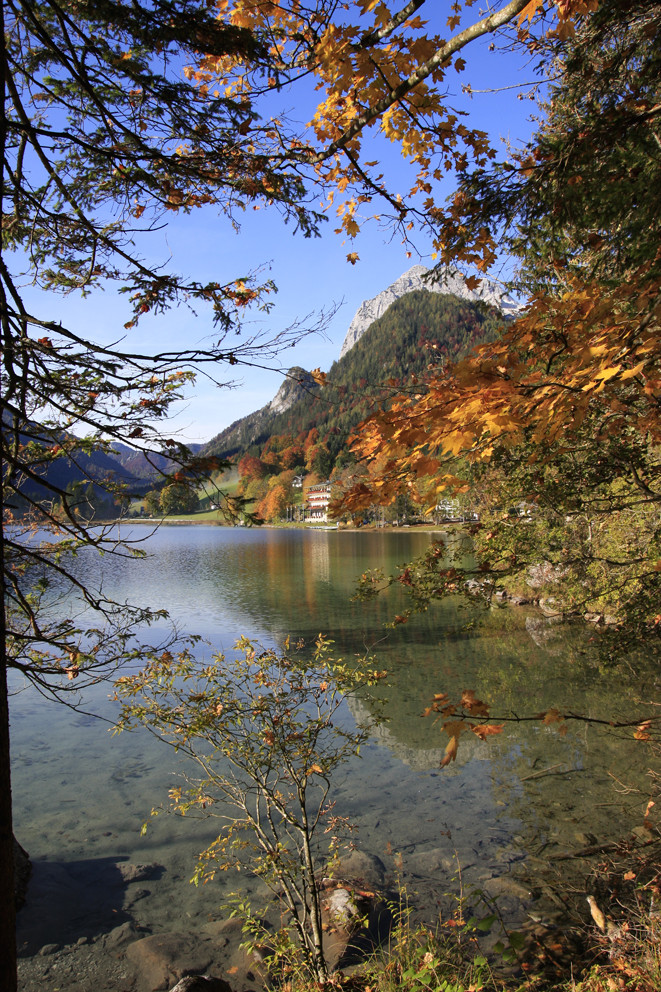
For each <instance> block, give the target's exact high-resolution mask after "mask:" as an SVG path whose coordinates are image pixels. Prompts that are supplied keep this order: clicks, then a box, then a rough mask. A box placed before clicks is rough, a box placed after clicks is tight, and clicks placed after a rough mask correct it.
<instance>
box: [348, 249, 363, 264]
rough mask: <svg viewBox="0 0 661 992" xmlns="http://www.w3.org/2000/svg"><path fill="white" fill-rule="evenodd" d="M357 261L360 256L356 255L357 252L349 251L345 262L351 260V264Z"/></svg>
mask: <svg viewBox="0 0 661 992" xmlns="http://www.w3.org/2000/svg"><path fill="white" fill-rule="evenodd" d="M358 261H360V256H359V255H358V252H357V251H350V252H349V254H348V255H347V262H351V264H352V265H355V264H356V262H358Z"/></svg>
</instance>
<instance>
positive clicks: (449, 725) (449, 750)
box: [441, 720, 470, 768]
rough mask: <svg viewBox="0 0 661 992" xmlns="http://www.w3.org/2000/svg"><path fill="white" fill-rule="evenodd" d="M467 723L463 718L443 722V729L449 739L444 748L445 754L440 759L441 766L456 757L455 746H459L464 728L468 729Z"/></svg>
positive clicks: (443, 766) (454, 759)
mask: <svg viewBox="0 0 661 992" xmlns="http://www.w3.org/2000/svg"><path fill="white" fill-rule="evenodd" d="M469 726H470V725H469V724H467V723H466V722H465V720H448V721H447V722H446V723H444V724H443V730H444V731H445V733H446V734H447V735H448V736H449V738H450V740H449V741H448V743H447V746H446V748H445V754H444V756H443V759H442V761H441V768H445V766H446V765H449V764H450V762H451V761H456V758H457V748H458V746H459V738H460V736H461V734H462V733H463V731H464V730H468V729H469Z"/></svg>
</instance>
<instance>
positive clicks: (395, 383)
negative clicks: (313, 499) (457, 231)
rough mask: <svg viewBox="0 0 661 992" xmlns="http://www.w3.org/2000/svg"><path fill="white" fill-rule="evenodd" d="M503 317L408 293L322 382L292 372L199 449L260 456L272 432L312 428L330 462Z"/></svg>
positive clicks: (423, 293)
mask: <svg viewBox="0 0 661 992" xmlns="http://www.w3.org/2000/svg"><path fill="white" fill-rule="evenodd" d="M502 319H503V318H502V315H501V314H500V312H499V311H498V310H496V309H495V308H494V307H492V306H488V305H485V304H478V303H471V302H468V301H465V300H460V299H458V298H457V297H455V296H448V295H443V294H439V293H436V292H430V291H428V290H420V289H419V290H414V291H413V292H408V293H406V295H404V296H402V297H400V298H399V299H396V300H395V301H394V303H392V304H391V305H390V306H389V307H388V309H387V310H386V311H385V313H384V314H383V316H382V317H380V318H378V319H377V320H375V321H373V323H372V324H371V325H370V327H369V328H368V329H367V330H366V331H363V332H362V333H361V335H360V336H359V337H358V339H357V341H356V342H355V344H354V345H353V346H352V347H351V348H350V350H349V351H347V352H346V353H345V354H344V355H342V357H340V358H339V359H338V361H336V362H334V363H333V365H332V366H331V368H330V370H329V372H328V374H327V379H326V382H325V384H324V385H323V386H320V385H318V384H317V383H316V382H315V381H314V380H313V379H312V377H311V376H310V375H309V374H308V373H306V372H304V370H303V369H300V368H293V369H291V370H290V371H289V373H288V376H287V378H286V379H285V381H284V383H283V385H282V386H281V388H280V390H279V391H278V393H277V395H276V396H275V398H274V399H273V400H272V401H271V402H270V403H269V404H267V405H266V406H265V407H263V408H262V409H261V410H258V411H256V412H255V413H253V414H250V415H249V416H248V417H244V418H243V419H242V420H238V421H236V422H235V423H234V424H232V425H231V426H230V427H228V428H227V429H226V430H224V431H222V432H221V433H220V434H218V435H216V437H214V438H213V439H212V440H211V441H210V442H209V443H208V444H207V446H206V448H205V449H204V453H205V454H209V455H211V454H213V455H219V456H223V457H232V456H237V455H239V456H240V455H242V454H245V453H246V452H250V453H252V454H258V453H259V449H261V447H262V446H264V445H265V444H266V443H267V442H268V441H269V439H270V438H271V437H273V436H274V435H289V436H291V437H292V438H293V437H296V436H298V435H300V434H304V433H307V432H309V431H310V430H312V429H314V428H316V430H317V431H318V432H319V435H320V438H321V439H322V440H325V441H326V443H328V444H329V447H330V450H331V455H332V460H333V462H334V460H335V458H336V457H337V455H338V454H339V453H340V451H341V449H342V448H343V447H344V445H345V442H346V440H347V438H348V436H349V435H350V433H351V431H352V430H353V429H354V428H355V427H356V426H357V425H358V424H359V423H360V422H361V420H363V419H364V418H365V417H366V416H368V415H369V414H370V413H371V412H372V411H373V410H374V409H376V408H378V407H380V406H382V405H383V404H387V403H388V401H389V398H390V396H392V395H393V393H394V392H396V391H398V390H399V389H401V388H402V387H404V386H406V385H407V383H408V382H409V381H410V380H411V377H413V376H416V377H419V376H422V375H424V373H425V371H426V370H427V369H428V368H429V366H430V365H437V364H439V363H441V362H444V361H449V360H453V359H455V358H457V357H459V356H461V355H463V354H465V353H466V352H468V351H470V349H471V348H472V347H473V346H474V345H476V344H478V343H479V342H480V341H485V340H489V339H490V338H491V337H492V336H493V334H494V331H495V328H496V327H497V326H498V324H499V322H501V321H502Z"/></svg>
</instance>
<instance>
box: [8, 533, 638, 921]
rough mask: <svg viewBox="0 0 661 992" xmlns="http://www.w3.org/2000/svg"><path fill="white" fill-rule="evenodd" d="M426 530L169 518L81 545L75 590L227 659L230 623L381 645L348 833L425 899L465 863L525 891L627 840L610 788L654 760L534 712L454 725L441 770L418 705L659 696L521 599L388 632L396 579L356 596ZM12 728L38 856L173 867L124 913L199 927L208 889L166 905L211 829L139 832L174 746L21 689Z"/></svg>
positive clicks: (163, 782)
mask: <svg viewBox="0 0 661 992" xmlns="http://www.w3.org/2000/svg"><path fill="white" fill-rule="evenodd" d="M429 540H430V535H429V534H419V533H411V532H408V533H403V532H400V533H394V534H393V533H387V534H386V533H358V534H352V533H344V532H337V531H323V532H307V531H302V530H296V531H275V530H273V531H251V530H245V529H236V530H229V529H222V528H205V527H181V528H178V527H177V528H167V529H162V530H160V531H159V532H158V533H156V534H155V535H154V536H153V537H151V538H150V540H149V542H148V550H149V551H150V552H151V555H150V557H148V558H146V559H144V560H133V561H131V560H128V561H127V560H125V559H124V560H118V559H112V558H105V559H103V561H102V562H99V560H98V558H96V557H95V556H94V555H92V554H89V555H83V556H82V557H81V561H80V570H81V578H82V580H83V581H84V582H90V583H92V584H93V583H94V582H96V581H97V580H98V578H99V574H101V576H102V580H103V584H104V588H105V589H106V592H107V593H108V594H109V595H113V596H116V597H117V598H118V599H120V600H122V601H128V602H138V603H143V604H144V603H146V604H147V605H149V606H151V607H153V608H155V609H161V608H165V609H167V610H168V611H169V612H170V614H171V616H172V617H173V619H174V620H175V621H176V622H177V624H178V625H179V627H180V628H181V629H182V630H183V631H184V632H187V633H196V634H201V635H202V636H203V637H204V638H206V639H207V641H208V645H205V646H204V647H202V648H201V651H202V652H203V653H206V654H208V653H209V652H210V651H211V650H212V648H220V649H224V650H226V651H231V645H232V644H233V642H234V640H235V639H236V638H237V637H238V636H240V635H241V634H248V635H250V636H253V637H255V638H257V639H259V640H261V641H262V642H264V643H265V644H273V643H281V642H282V641H283V640H284V638H285V637H286V636H287V635H290V634H291V635H293V636H294V637H295V638H299V637H300V638H304V639H306V640H308V641H310V640H313V639H314V638H315V637H316V635H317V634H318V633H319V632H324V633H327V634H329V635H330V636H331V637H333V639H334V640H335V641H336V645H337V651H338V652H340V653H342V654H343V655H344V656H345V657H348V658H351V657H354V656H358V655H361V654H362V653H363V652H364V651H365V650H366V649H371V650H373V651H374V652H375V653H376V655H377V657H378V664H379V667H382V668H386V669H387V670H388V671H389V672H390V676H391V677H390V679H389V684H388V686H387V687H386V688H385V689H383V690H382V691H380V699H379V700H377V699H376V698H375V697H373V696H372V697H371V696H370V695H369V694H366V695H364V696H363V697H361V699H360V700H356V701H352V702H351V704H350V709H351V712H352V713H353V715H354V717H356V718H360V719H364V718H366V719H369V720H370V721H371V722H372V725H373V728H374V740H373V743H372V744H371V745H370V746H369V747H367V748H366V749H365V752H364V755H363V758H362V760H361V761H357V762H355V763H354V764H352V765H350V766H348V767H347V768H346V769H345V770H344V771H343V772H342V773H341V774H340V775H338V777H337V780H336V782H335V798H336V799H337V803H338V812H342V813H345V814H346V815H348V816H350V817H351V818H352V819H354V820H355V821H356V822H357V823H358V824H359V826H360V834H359V843H360V846H361V847H363V848H364V849H366V850H368V851H371V852H372V853H374V854H378V855H379V856H381V857H385V855H386V852H387V851H388V850H395V851H399V852H401V853H402V854H403V856H404V879H405V881H407V882H408V883H409V884H410V885H411V886H412V887H413V889H414V890H415V891H416V892H417V893H418V899H419V902H420V904H421V905H423V906H424V907H426V908H427V909H429V908H430V907H434V906H436V905H437V904H439V903H440V901H441V900H442V897H443V894H444V893H445V892H447V891H448V890H449V889H451V888H452V882H451V879H452V875H453V873H454V871H455V870H456V867H457V865H458V864H459V865H461V867H462V871H463V873H464V878H465V879H467V880H468V881H473V882H475V884H480V885H482V884H485V882H486V881H488V880H489V879H494V878H500V877H501V876H502V875H503V874H504V873H514V874H515V875H517V876H518V877H519V878H520V879H521V881H522V884H525V885H527V886H528V887H532V886H533V885H534V876H535V873H536V871H537V867H538V865H539V862H535V861H534V859H535V858H542V859H543V858H546V857H547V856H548V855H549V854H553V853H554V852H556V853H559V852H562V851H563V850H571V849H574V848H576V847H580V846H581V845H582V843H583V842H584V840H585V838H586V837H588V836H589V837H594V838H597V839H598V840H599V842H606V841H608V840H610V839H612V838H617V837H620V836H622V834H623V833H626V832H627V831H628V830H629V829H630V827H631V825H632V816H633V814H634V812H635V811H634V810H632V809H631V808H630V809H626V808H624V807H623V805H622V802H621V797H619V796H618V795H617V793H616V791H615V789H614V785H616V784H617V782H622V783H624V784H625V785H626V787H627V788H631V789H638V788H640V789H644V787H645V782H646V776H647V765H648V760H647V758H648V755H647V753H646V751H645V749H644V748H642V747H641V746H640V745H639V743H638V742H635V741H633V740H631V739H630V738H629V739H628V740H623V739H622V736H617V735H616V734H614V733H613V732H610V733H608V732H606V733H604V732H603V731H598V730H596V729H595V728H593V727H587V726H586V725H584V724H580V723H567V724H566V725H563V726H562V727H559V726H558V725H557V724H556V725H548V726H546V725H544V724H542V723H541V722H540V721H533V722H522V723H519V724H511V725H507V727H506V729H505V731H504V732H503V733H502V734H501V735H499V736H495V737H491V738H489V739H488V741H487V742H482V741H480V740H478V739H477V738H476V737H475V736H474V735H471V734H470V733H467V734H465V735H464V737H463V738H462V740H461V742H460V748H459V752H458V755H457V760H456V762H455V763H453V764H451V765H450V766H448V767H447V768H444V769H443V770H440V769H439V764H440V758H441V755H442V752H443V749H444V747H445V743H446V738H443V737H442V736H441V734H440V728H439V726H438V725H435V724H434V722H433V720H432V719H430V718H423V717H422V716H421V714H422V711H423V710H424V708H425V707H426V706H427V705H428V703H429V701H430V698H431V696H432V694H433V693H435V692H447V693H449V694H450V696H452V697H456V696H457V695H458V694H459V693H460V692H461V691H462V690H463V689H468V688H470V689H474V690H475V691H476V693H477V694H478V695H479V697H480V698H481V699H483V700H484V701H485V702H487V703H488V704H489V706H490V708H491V712H492V715H493V716H494V717H498V716H511V715H519V716H529V715H530V714H531V713H534V712H536V711H541V710H545V709H548V708H549V707H551V706H555V707H557V708H558V709H559V710H561V711H564V710H572V711H574V712H577V713H583V714H586V715H589V716H598V717H601V718H603V719H610V718H612V717H613V715H615V714H614V712H613V708H614V704H615V701H616V705H617V716H618V717H619V718H620V719H621V718H622V717H623V716H625V715H626V714H628V713H631V714H635V713H638V712H639V711H640V704H641V700H643V699H652V698H654V693H655V686H654V684H653V683H654V679H653V675H652V674H651V673H650V674H648V675H647V676H645V675H644V674H642V675H641V674H640V672H638V673H637V675H636V678H635V679H633V678H631V676H630V675H629V674H627V676H626V677H624V676H622V675H614V674H612V673H609V674H608V675H607V676H604V674H603V673H602V671H601V670H600V668H599V664H598V661H597V659H596V657H595V655H594V652H593V650H592V647H591V645H590V643H589V642H588V638H587V636H586V633H585V631H583V630H581V629H568V630H567V629H564V628H560V627H551V626H550V625H549V624H547V623H546V622H545V621H543V620H541V619H540V618H539V617H537V616H536V615H534V614H532V613H530V614H526V613H525V611H522V610H508V609H496V610H493V611H492V612H490V613H489V614H488V615H486V616H483V615H482V613H481V611H480V610H479V609H478V607H477V606H476V605H471V604H470V603H469V602H466V601H464V600H463V599H461V600H459V599H458V600H457V601H456V602H450V601H447V602H444V603H442V604H438V605H436V606H435V607H433V608H431V609H430V610H429V611H428V612H427V613H425V614H423V615H421V616H420V617H417V618H415V619H414V620H413V621H412V622H411V623H410V624H408V625H405V626H400V627H397V628H395V629H394V630H391V631H386V630H385V627H384V624H385V622H386V621H387V620H388V619H390V618H391V617H392V616H393V614H394V613H396V612H399V611H400V609H401V606H402V600H401V598H400V595H399V591H398V590H396V589H395V590H392V591H391V593H390V594H389V595H388V596H385V597H383V598H379V599H377V600H374V601H371V602H369V603H354V602H351V595H352V593H353V590H354V587H355V581H356V577H357V576H358V575H359V574H360V573H361V572H363V571H364V570H365V569H367V568H372V567H376V566H381V567H382V568H383V569H384V570H385V572H386V573H388V572H389V571H390V570H394V568H395V566H396V565H398V564H401V563H402V562H404V561H407V560H409V559H410V558H411V557H413V556H415V555H417V554H420V553H422V552H423V551H424V549H425V547H426V546H427V544H428V542H429ZM100 569H101V570H102V571H101V573H100V572H99V570H100ZM478 613H479V619H481V620H482V623H481V625H480V626H476V625H475V621H476V620H477V619H478ZM591 633H593V632H591ZM106 694H107V693H106V691H105V690H104V689H101V690H99V691H98V692H97V694H96V698H95V699H92V700H90V705H93V706H96V707H98V708H101V709H103V710H104V711H105V712H106V713H107V714H109V715H112V707H111V705H110V704H109V703H108V701H107V699H106V698H105V697H106ZM347 718H348V717H347ZM12 729H13V749H14V762H15V779H14V783H15V795H16V796H17V804H16V805H17V810H16V812H17V833H18V835H19V837H20V839H21V841H22V843H23V844H24V845H25V846H26V847H28V849H29V850H30V853H31V854H32V855H33V856H35V857H37V858H39V857H42V858H44V859H55V860H66V859H70V860H76V861H81V860H83V859H84V858H92V860H94V859H96V860H97V861H98V859H103V858H109V857H129V858H131V859H133V860H157V861H159V862H161V863H163V864H166V865H168V871H167V872H166V874H165V876H164V877H163V879H161V880H159V881H158V882H157V883H154V885H153V886H152V887H151V889H150V892H149V894H148V896H146V897H145V898H144V899H142V900H141V901H140V902H139V903H137V904H136V906H134V907H131V914H132V916H133V918H134V919H136V921H137V922H138V923H141V924H144V925H149V926H151V927H152V928H156V929H159V928H166V927H167V926H168V925H170V924H172V922H173V920H174V915H173V914H175V913H177V914H178V915H179V917H180V916H181V913H182V907H184V911H185V913H187V914H189V915H190V916H191V918H192V919H195V918H198V917H199V918H202V917H203V916H204V914H205V913H208V912H209V911H210V906H211V905H213V906H217V904H218V902H219V901H220V899H219V896H218V893H217V891H216V890H214V891H213V892H208V891H206V892H203V893H197V892H191V891H189V890H188V889H186V887H185V886H184V888H183V890H182V889H177V894H176V897H175V896H173V893H174V888H175V886H176V885H178V884H180V883H181V882H182V881H184V880H185V879H186V878H188V877H189V876H190V872H191V866H192V863H193V858H194V854H195V852H196V851H197V850H199V849H200V847H201V846H203V844H204V843H206V842H207V841H208V839H209V838H210V836H211V834H210V831H211V827H210V826H209V824H205V823H202V824H195V825H194V826H193V827H192V831H191V827H190V826H189V824H188V823H186V824H184V825H183V827H182V825H181V824H179V823H175V822H174V821H172V820H166V819H165V818H162V819H160V820H158V821H157V823H156V825H155V827H154V828H153V829H152V830H151V831H150V833H149V834H148V835H147V838H141V837H140V835H139V828H140V825H141V823H142V822H143V820H144V819H145V818H146V816H147V815H148V813H149V809H150V807H151V806H152V805H157V804H158V803H159V802H160V801H162V800H163V798H164V796H165V793H166V791H167V788H168V787H169V786H171V785H172V782H173V777H176V776H177V775H178V774H179V773H180V771H181V767H180V765H179V764H178V763H177V758H176V756H175V755H173V754H172V753H171V752H169V751H168V750H167V749H165V748H163V747H162V746H161V745H159V744H158V743H157V742H155V741H153V740H152V739H151V738H149V736H148V735H146V734H136V735H130V736H126V737H122V738H120V739H119V740H117V739H113V740H109V738H108V735H107V732H106V730H105V728H103V727H102V726H100V725H98V724H91V725H90V724H89V721H88V722H87V723H85V721H81V720H80V719H79V718H73V719H72V717H71V715H70V714H69V713H65V712H63V711H62V710H61V709H59V708H57V707H54V706H52V705H51V706H46V705H44V703H43V702H42V701H41V700H40V699H39V698H37V697H35V696H34V695H33V694H30V693H25V694H23V695H21V696H20V697H18V698H17V699H15V701H14V713H13V724H12ZM74 769H75V774H74V773H73V770H74ZM631 796H632V803H635V802H636V801H637V796H636V794H635V793H631ZM233 884H236V883H235V882H234V883H233ZM245 884H246V885H247V886H250V884H252V883H250V882H249V880H246V882H245ZM175 907H176V908H175ZM510 910H511V912H512V913H515V912H516V911H517V910H516V908H515V907H510ZM519 910H520V907H519Z"/></svg>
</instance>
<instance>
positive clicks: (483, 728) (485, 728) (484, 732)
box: [471, 723, 504, 741]
mask: <svg viewBox="0 0 661 992" xmlns="http://www.w3.org/2000/svg"><path fill="white" fill-rule="evenodd" d="M503 727H504V724H502V723H483V724H481V725H480V726H479V727H471V730H472V731H473V733H474V734H476V735H477V736H478V737H479V738H480V740H482V741H483V740H485V738H486V737H489V736H490V735H491V734H502V732H503Z"/></svg>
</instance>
